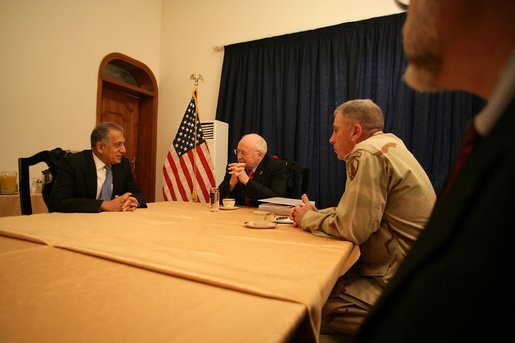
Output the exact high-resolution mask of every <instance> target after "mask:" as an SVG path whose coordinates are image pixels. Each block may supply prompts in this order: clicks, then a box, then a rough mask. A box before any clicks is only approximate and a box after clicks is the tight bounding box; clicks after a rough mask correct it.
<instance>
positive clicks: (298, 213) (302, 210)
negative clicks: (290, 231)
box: [290, 194, 318, 227]
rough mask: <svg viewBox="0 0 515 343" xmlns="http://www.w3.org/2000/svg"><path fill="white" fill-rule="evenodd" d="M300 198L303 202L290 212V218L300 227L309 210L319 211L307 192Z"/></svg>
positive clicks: (294, 224)
mask: <svg viewBox="0 0 515 343" xmlns="http://www.w3.org/2000/svg"><path fill="white" fill-rule="evenodd" d="M300 199H301V200H302V204H300V205H295V207H294V208H292V209H291V212H290V219H291V220H293V226H295V227H300V223H301V221H302V218H304V215H305V214H306V212H307V211H318V209H317V208H316V207H315V205H313V204H312V203H311V202H310V201H309V198H308V196H307V194H302V196H301V197H300Z"/></svg>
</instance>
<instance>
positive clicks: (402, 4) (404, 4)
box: [394, 0, 409, 11]
mask: <svg viewBox="0 0 515 343" xmlns="http://www.w3.org/2000/svg"><path fill="white" fill-rule="evenodd" d="M394 1H395V3H396V4H397V6H399V8H400V9H402V10H404V11H407V10H408V6H409V0H394Z"/></svg>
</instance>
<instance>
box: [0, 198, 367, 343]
mask: <svg viewBox="0 0 515 343" xmlns="http://www.w3.org/2000/svg"><path fill="white" fill-rule="evenodd" d="M251 212H252V210H251V209H246V208H241V209H238V210H233V211H220V212H210V211H209V210H208V207H207V206H206V205H205V204H193V203H181V202H176V203H154V204H150V208H149V209H139V210H137V211H136V212H134V213H98V214H62V213H52V214H42V215H33V216H24V217H6V218H0V233H1V234H3V235H7V236H11V237H16V238H20V239H26V240H31V241H34V242H41V243H44V244H47V245H48V246H51V247H59V248H65V249H67V250H69V251H74V252H81V253H84V254H86V255H90V256H84V255H81V254H76V253H71V252H66V255H67V257H66V258H69V259H78V260H83V259H84V258H87V259H88V260H89V259H92V257H91V256H96V257H101V258H102V259H98V258H95V261H101V262H98V263H97V262H95V264H96V265H100V267H98V268H105V269H111V268H115V269H116V268H122V269H127V268H131V270H134V272H131V273H130V274H134V278H132V276H131V279H130V281H133V282H134V283H136V284H137V282H138V280H139V278H140V277H142V275H143V274H144V275H145V277H146V278H148V279H154V278H159V279H161V278H163V280H160V281H161V282H162V283H170V282H171V283H173V284H179V283H184V285H183V286H182V287H178V289H177V292H179V294H180V297H179V298H180V299H182V300H183V301H186V300H188V301H192V299H194V298H195V297H196V291H195V289H196V288H199V289H201V291H199V292H200V293H199V294H204V293H206V294H207V295H205V296H206V298H210V297H211V295H209V294H210V293H212V296H213V297H215V298H216V296H217V293H219V292H227V294H226V298H227V299H230V300H227V303H226V304H225V305H222V304H219V305H222V308H220V309H218V310H216V309H215V308H214V307H213V306H206V308H205V309H202V305H201V306H200V307H198V306H197V307H195V309H194V312H195V313H198V318H197V325H196V327H195V328H193V329H192V328H191V327H188V328H182V330H183V331H184V332H183V334H185V335H186V336H184V337H193V336H195V335H193V333H195V334H196V335H197V336H195V337H197V338H200V337H204V338H207V337H209V339H208V341H220V342H222V341H236V340H233V339H232V338H231V337H233V336H232V335H236V333H237V332H240V330H241V332H249V337H247V338H248V339H244V340H243V341H256V342H257V341H259V340H254V339H253V338H252V339H251V338H250V337H252V335H251V333H252V332H262V333H263V332H269V330H268V329H265V327H267V326H269V325H270V321H271V320H273V321H275V322H280V323H282V324H281V325H282V326H281V327H282V329H280V330H279V332H280V331H281V330H283V331H282V332H280V333H277V332H278V331H277V330H275V325H274V326H273V327H274V330H272V331H273V332H276V336H275V338H272V337H268V338H266V337H262V336H260V335H258V336H260V338H262V339H261V340H260V341H261V342H268V341H278V340H277V339H276V338H277V337H281V338H280V339H279V340H284V339H286V338H288V337H291V335H293V337H303V338H305V339H306V340H308V341H315V340H316V337H317V335H318V330H319V327H320V311H321V308H322V306H323V304H324V302H325V301H326V300H327V297H328V296H329V293H330V291H331V289H332V287H333V285H334V283H335V282H336V280H337V278H338V277H339V276H340V275H341V274H342V273H344V272H345V271H346V270H347V268H348V267H349V266H350V264H352V263H353V262H354V261H355V259H356V258H357V254H353V255H352V256H351V252H354V253H356V250H355V249H354V250H353V246H352V244H350V243H349V242H344V241H338V240H333V239H328V238H322V237H316V236H313V235H311V234H310V233H308V232H304V231H302V230H299V229H296V228H293V227H292V226H291V225H278V227H277V228H275V229H266V230H262V229H249V228H246V227H245V225H244V222H245V221H246V220H248V219H249V218H251V217H252V213H251ZM24 243H25V242H24ZM27 244H28V243H27ZM31 246H36V247H39V249H38V248H34V247H32V248H31V249H25V250H21V251H19V250H16V251H15V254H14V255H16V254H18V253H19V254H22V255H38V254H42V255H45V257H44V258H43V260H48V261H49V262H51V263H49V264H48V265H47V267H46V268H47V270H49V273H53V271H52V270H53V265H54V263H56V262H57V265H58V266H61V264H62V263H63V262H62V261H60V259H59V260H52V259H53V258H55V256H56V253H55V251H59V252H60V253H57V255H62V252H63V251H62V250H61V249H53V248H48V247H46V246H44V245H41V246H39V245H35V244H32V245H31ZM0 247H1V246H0ZM41 247H46V248H47V249H42V248H41ZM48 251H50V252H48ZM28 252H30V254H29V253H28ZM8 255H12V253H9V254H8ZM14 255H13V256H14ZM47 255H48V256H47ZM68 255H69V256H70V257H69V256H68ZM20 256H21V255H20ZM53 256H54V257H53ZM11 257H12V256H11ZM13 258H14V259H15V260H16V256H14V257H13ZM17 260H18V262H20V263H22V264H23V263H27V262H26V261H29V260H30V261H32V260H36V261H39V259H38V257H36V256H31V257H30V258H29V259H26V258H24V259H23V261H22V260H21V259H17ZM107 260H110V261H117V262H122V263H124V264H125V265H123V264H118V263H112V262H108V261H107ZM11 262H13V261H11ZM13 263H14V262H13ZM81 263H82V262H81ZM88 263H89V262H88ZM104 264H105V266H104ZM79 265H80V264H79ZM85 265H87V263H86V264H85ZM114 266H116V267H114ZM129 266H135V267H140V268H139V269H138V268H133V267H129ZM0 267H2V264H0ZM63 268H64V267H63ZM96 268H97V267H96V266H95V267H94V268H93V269H91V270H90V271H95V273H96ZM8 269H9V270H12V268H10V267H8ZM37 270H38V271H39V269H37ZM81 270H83V269H82V268H78V269H77V270H76V272H78V271H81ZM88 270H89V269H88ZM136 271H137V272H136ZM151 271H153V272H151ZM156 272H158V273H156ZM0 273H1V274H4V270H3V267H2V269H0ZM39 273H41V272H39ZM26 274H29V275H30V274H31V273H26ZM136 274H138V275H137V276H136ZM58 275H61V273H58ZM107 275H108V276H109V274H107ZM170 276H172V277H170ZM93 279H94V278H93ZM109 280H110V281H109V282H111V281H112V280H111V278H109ZM166 280H168V281H166ZM172 280H173V281H172ZM97 281H98V280H97ZM1 282H2V280H0V283H1ZM149 282H150V281H149ZM86 284H89V283H86ZM186 284H187V285H188V286H186ZM92 285H94V287H93V288H95V289H97V288H98V287H97V286H98V285H97V284H96V282H93V283H92ZM192 285H194V286H192ZM106 287H109V286H108V285H106ZM189 287H191V290H190V288H189ZM121 288H123V287H121ZM164 289H166V290H167V291H166V292H165V293H166V294H167V297H168V296H169V295H168V292H169V291H171V292H173V290H169V289H167V288H166V287H165V288H164ZM139 291H142V292H147V293H149V294H154V292H158V293H159V292H161V291H162V289H161V287H157V288H154V287H153V286H152V287H150V288H148V287H146V286H142V287H141V289H140V288H138V291H137V292H135V293H134V295H137V296H139V293H138V292H139ZM0 292H1V293H0V297H2V303H4V300H9V299H12V297H9V299H4V298H5V293H3V291H2V290H1V288H0ZM122 292H124V291H122ZM23 294H24V293H23V292H22V293H21V295H23ZM224 294H225V293H224ZM13 296H14V297H15V298H16V297H19V296H20V292H16V294H15V295H13ZM23 296H26V295H23ZM32 296H33V295H32ZM241 298H244V299H246V300H245V301H242V300H241ZM264 300H266V302H265V301H264ZM186 302H187V301H186ZM11 303H12V300H11ZM115 303H116V302H115ZM246 303H249V304H253V303H255V304H256V306H260V305H262V306H264V308H266V309H265V310H263V313H266V315H264V316H263V317H260V319H259V320H258V319H250V317H249V320H248V321H247V320H244V319H243V318H242V317H240V316H237V317H238V318H239V321H240V322H242V321H243V322H244V325H243V324H242V325H243V327H242V328H241V329H236V328H235V326H233V325H230V327H232V328H233V330H235V331H234V332H227V336H224V335H222V336H216V335H213V332H212V331H210V330H208V329H207V328H208V327H209V323H210V322H212V323H216V322H218V323H219V325H221V326H224V325H227V323H226V320H228V319H229V320H232V319H234V318H231V316H227V313H225V314H223V315H222V314H220V311H222V312H224V309H225V308H227V309H229V308H231V309H235V308H236V309H237V311H240V310H241V314H240V315H241V316H243V315H244V314H245V313H247V311H246V306H247V305H246ZM265 303H266V304H265ZM240 304H241V306H240ZM299 304H300V305H302V308H303V311H301V312H303V313H304V315H301V316H300V317H299V307H298V305H299ZM13 306H14V307H15V308H16V304H15V305H13ZM253 306H254V305H250V307H253ZM275 307H277V309H275ZM278 308H281V309H282V310H278ZM247 310H248V309H247ZM306 310H307V311H306ZM1 311H3V310H1V309H0V325H2V326H4V324H5V325H6V322H5V321H4V318H6V317H5V316H7V315H8V314H7V313H2V312H1ZM6 311H7V310H6ZM177 311H179V312H180V313H183V311H186V312H188V311H192V309H191V308H190V307H189V306H187V305H186V306H184V305H183V306H179V307H178V308H174V311H172V312H171V313H173V314H174V315H173V317H174V318H175V317H176V316H177ZM276 311H277V312H276ZM281 311H282V314H281ZM22 312H23V311H22ZM188 313H189V312H188ZM231 313H232V314H234V313H233V312H231ZM127 315H129V314H127ZM106 316H108V317H109V315H106ZM213 316H214V318H213ZM208 317H209V319H208ZM110 318H111V317H110ZM271 318H273V319H271ZM169 320H170V321H172V320H174V319H173V318H169ZM222 323H224V324H222ZM240 324H241V323H240ZM213 325H215V324H213ZM299 325H300V326H299ZM215 326H216V325H215ZM158 327H161V326H160V325H158ZM0 328H1V327H0ZM157 331H159V332H160V330H157ZM165 331H166V330H165ZM292 331H293V332H292ZM166 332H167V334H168V338H169V337H170V336H169V335H170V332H169V331H166ZM180 332H181V330H178V331H177V332H175V331H173V333H174V334H179V333H180ZM188 335H193V336H188ZM198 335H200V336H198ZM203 335H205V336H203ZM277 335H279V336H277ZM174 340H175V339H174ZM177 341H181V340H180V339H179V340H177ZM183 341H187V340H183ZM238 341H239V340H238Z"/></svg>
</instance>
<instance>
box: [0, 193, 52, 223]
mask: <svg viewBox="0 0 515 343" xmlns="http://www.w3.org/2000/svg"><path fill="white" fill-rule="evenodd" d="M30 199H31V201H32V213H35V214H36V213H48V208H47V207H46V204H45V201H44V200H43V196H42V195H41V193H32V194H31V195H30ZM19 215H21V207H20V195H19V194H18V193H16V194H0V217H8V216H19Z"/></svg>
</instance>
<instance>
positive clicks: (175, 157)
mask: <svg viewBox="0 0 515 343" xmlns="http://www.w3.org/2000/svg"><path fill="white" fill-rule="evenodd" d="M195 95H196V92H194V93H193V96H192V98H191V101H190V103H189V105H188V108H187V109H186V113H185V114H184V118H183V119H182V122H181V125H180V126H179V130H177V134H176V135H175V139H174V140H173V142H172V146H171V147H170V150H169V151H168V154H167V156H166V160H165V163H164V165H163V199H164V200H165V201H169V200H173V201H199V202H203V203H208V202H209V190H210V189H211V188H212V187H216V184H215V178H214V175H213V174H214V167H213V162H212V161H211V155H210V154H209V148H208V146H207V143H206V140H205V139H204V133H203V132H202V128H201V126H200V121H199V119H198V115H197V111H196V104H195V103H196V99H195ZM195 122H196V124H197V125H196V127H195ZM195 131H196V137H195ZM195 139H196V144H195ZM195 195H197V198H196V199H195Z"/></svg>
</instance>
